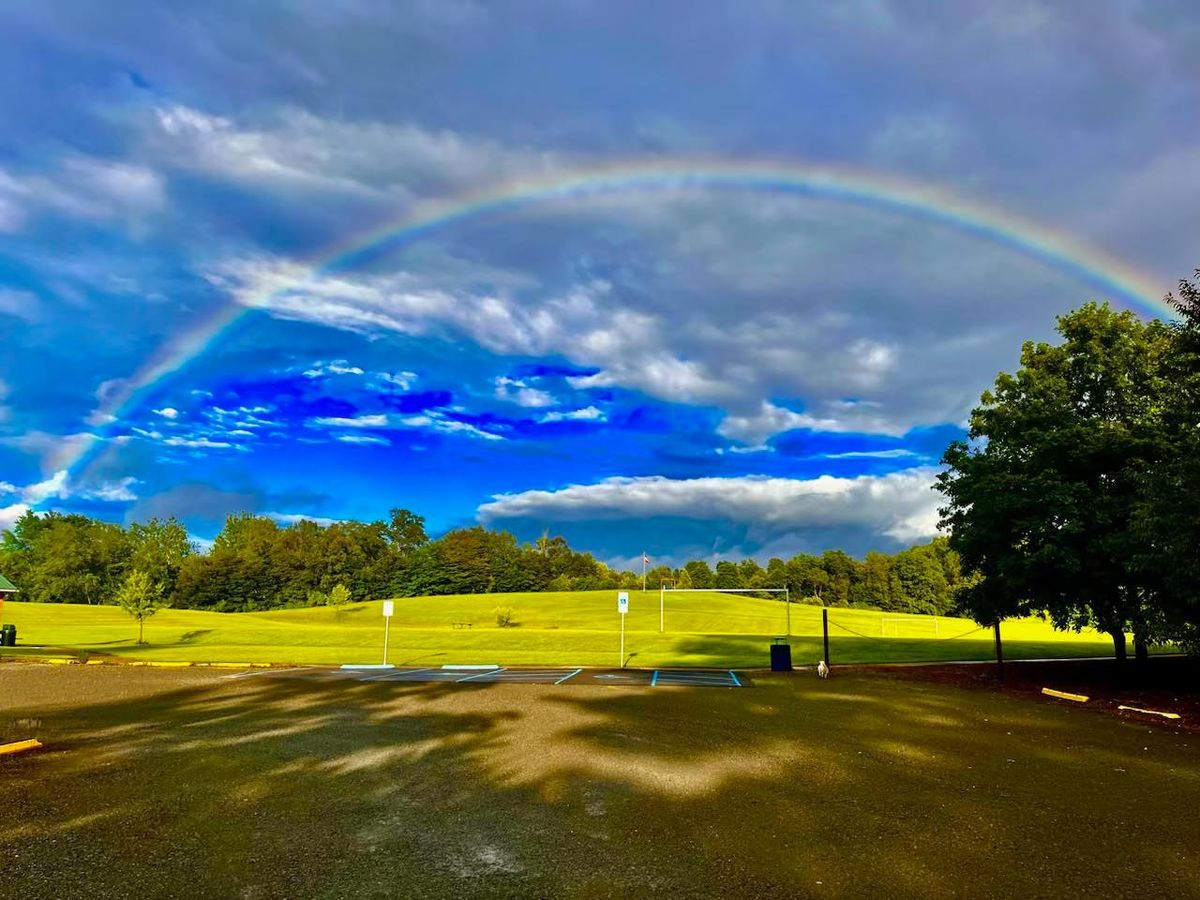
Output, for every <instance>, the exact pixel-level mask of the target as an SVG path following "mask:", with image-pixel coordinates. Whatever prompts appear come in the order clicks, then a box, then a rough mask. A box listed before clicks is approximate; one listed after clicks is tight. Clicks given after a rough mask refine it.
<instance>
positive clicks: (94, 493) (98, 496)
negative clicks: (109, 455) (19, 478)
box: [0, 469, 138, 516]
mask: <svg viewBox="0 0 1200 900" xmlns="http://www.w3.org/2000/svg"><path fill="white" fill-rule="evenodd" d="M137 483H138V480H137V479H136V478H134V477H132V476H128V477H125V478H121V479H119V480H117V481H101V482H96V483H94V484H88V485H79V484H75V483H73V482H72V481H71V478H70V474H69V473H68V472H67V470H66V469H59V470H57V471H56V472H54V474H53V475H51V476H50V477H49V478H46V479H44V480H42V481H38V482H35V483H33V484H28V485H25V486H24V487H18V486H17V485H14V484H11V483H9V482H0V495H12V494H16V495H17V496H19V497H20V498H21V502H20V503H18V504H13V505H11V506H10V507H8V509H9V510H16V509H17V508H18V507H21V508H22V509H21V511H19V512H17V513H16V515H18V516H19V515H20V514H21V512H23V511H24V509H29V508H33V507H36V506H38V505H39V504H41V503H44V502H46V501H47V500H70V499H82V500H100V501H102V502H105V503H126V502H130V501H133V500H136V499H137V494H136V493H134V491H133V486H134V485H135V484H137Z"/></svg>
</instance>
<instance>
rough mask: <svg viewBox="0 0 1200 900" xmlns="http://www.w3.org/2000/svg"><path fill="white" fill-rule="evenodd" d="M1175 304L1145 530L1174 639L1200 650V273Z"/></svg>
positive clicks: (1140, 518) (1141, 516) (1149, 561)
mask: <svg viewBox="0 0 1200 900" xmlns="http://www.w3.org/2000/svg"><path fill="white" fill-rule="evenodd" d="M1166 300H1167V302H1168V303H1169V304H1171V305H1172V306H1174V307H1175V309H1176V311H1177V312H1178V314H1179V319H1178V321H1177V322H1175V323H1173V324H1172V326H1171V353H1170V355H1169V356H1168V357H1167V368H1166V384H1167V386H1168V391H1167V398H1166V403H1165V405H1164V414H1163V428H1162V434H1161V437H1162V453H1161V457H1162V459H1161V463H1160V464H1159V465H1157V466H1156V467H1154V468H1151V469H1149V470H1147V471H1146V472H1145V473H1144V474H1145V487H1146V496H1145V498H1144V500H1143V502H1142V504H1141V505H1140V506H1139V509H1138V512H1137V524H1138V528H1139V530H1140V532H1141V533H1142V535H1143V536H1144V537H1145V538H1146V541H1147V544H1148V552H1147V554H1146V556H1145V557H1144V560H1143V562H1144V563H1145V564H1146V566H1147V567H1148V568H1150V569H1152V570H1154V571H1155V572H1157V573H1158V575H1159V577H1160V579H1161V581H1162V584H1163V586H1164V588H1165V590H1164V592H1163V603H1162V608H1161V611H1162V614H1163V624H1164V625H1165V626H1166V627H1165V630H1166V631H1167V633H1168V636H1170V637H1173V638H1175V639H1178V640H1179V641H1181V642H1182V643H1183V644H1184V645H1185V646H1187V647H1189V648H1190V649H1192V650H1194V651H1196V652H1200V515H1197V510H1200V269H1197V270H1196V272H1195V273H1194V275H1193V277H1192V278H1190V279H1184V280H1181V281H1180V282H1179V290H1178V292H1177V293H1174V294H1168V295H1167V298H1166Z"/></svg>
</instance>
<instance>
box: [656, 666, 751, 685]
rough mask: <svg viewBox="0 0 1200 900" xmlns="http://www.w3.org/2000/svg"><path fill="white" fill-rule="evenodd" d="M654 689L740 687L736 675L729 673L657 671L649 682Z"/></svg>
mask: <svg viewBox="0 0 1200 900" xmlns="http://www.w3.org/2000/svg"><path fill="white" fill-rule="evenodd" d="M651 684H652V686H654V687H662V686H665V685H671V686H673V687H684V686H687V687H741V686H742V683H741V681H739V680H738V677H737V675H736V674H734V673H733V672H730V671H724V672H711V671H703V670H692V669H659V670H658V671H656V672H655V673H654V680H653V681H652V682H651Z"/></svg>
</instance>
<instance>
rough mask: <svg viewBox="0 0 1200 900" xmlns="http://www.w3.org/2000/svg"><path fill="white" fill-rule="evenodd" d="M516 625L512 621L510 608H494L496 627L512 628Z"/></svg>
mask: <svg viewBox="0 0 1200 900" xmlns="http://www.w3.org/2000/svg"><path fill="white" fill-rule="evenodd" d="M516 624H517V623H516V622H514V621H513V609H512V607H511V606H497V607H496V625H498V626H499V627H500V628H512V627H513V626H514V625H516Z"/></svg>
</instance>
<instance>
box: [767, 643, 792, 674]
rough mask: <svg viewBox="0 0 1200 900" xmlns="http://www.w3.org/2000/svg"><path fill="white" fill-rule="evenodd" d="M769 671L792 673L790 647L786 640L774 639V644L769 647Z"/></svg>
mask: <svg viewBox="0 0 1200 900" xmlns="http://www.w3.org/2000/svg"><path fill="white" fill-rule="evenodd" d="M771 671H772V672H790V671H792V645H791V644H789V643H788V642H787V638H775V643H773V644H772V645H771Z"/></svg>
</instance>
